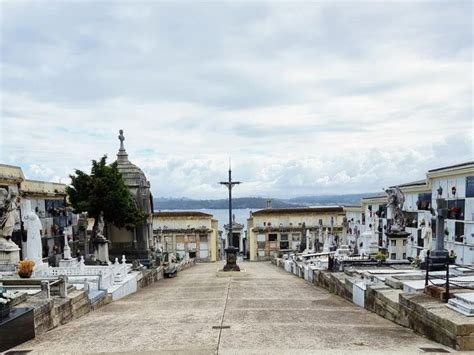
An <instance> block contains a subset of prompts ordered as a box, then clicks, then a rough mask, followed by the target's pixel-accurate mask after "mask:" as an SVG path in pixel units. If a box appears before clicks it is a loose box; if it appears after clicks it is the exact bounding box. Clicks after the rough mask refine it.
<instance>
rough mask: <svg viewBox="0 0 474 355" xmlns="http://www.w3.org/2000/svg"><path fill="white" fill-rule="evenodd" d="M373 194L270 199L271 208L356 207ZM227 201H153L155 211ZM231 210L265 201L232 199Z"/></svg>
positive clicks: (263, 204)
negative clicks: (364, 198)
mask: <svg viewBox="0 0 474 355" xmlns="http://www.w3.org/2000/svg"><path fill="white" fill-rule="evenodd" d="M371 195H373V193H364V194H347V195H316V196H301V197H295V198H290V199H272V207H273V208H287V207H303V206H314V205H358V204H360V200H361V198H362V197H364V196H371ZM228 203H229V202H228V200H227V199H218V200H192V199H188V198H163V197H157V198H154V199H153V204H154V208H155V210H197V209H203V208H205V209H227V208H228ZM232 207H233V208H254V209H260V208H265V207H267V199H266V198H263V197H239V198H234V199H232Z"/></svg>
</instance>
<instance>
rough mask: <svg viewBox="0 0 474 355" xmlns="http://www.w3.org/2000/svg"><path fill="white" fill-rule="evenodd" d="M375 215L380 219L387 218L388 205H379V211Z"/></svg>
mask: <svg viewBox="0 0 474 355" xmlns="http://www.w3.org/2000/svg"><path fill="white" fill-rule="evenodd" d="M375 214H376V215H377V216H378V217H380V218H385V217H386V216H387V204H386V203H385V204H382V205H379V209H378V210H377V212H375Z"/></svg>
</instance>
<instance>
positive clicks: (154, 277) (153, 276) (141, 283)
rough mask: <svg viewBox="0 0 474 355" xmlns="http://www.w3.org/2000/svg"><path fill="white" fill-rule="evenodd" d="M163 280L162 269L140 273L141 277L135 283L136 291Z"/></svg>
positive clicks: (159, 267)
mask: <svg viewBox="0 0 474 355" xmlns="http://www.w3.org/2000/svg"><path fill="white" fill-rule="evenodd" d="M162 278H163V267H162V266H158V267H157V268H156V269H149V270H144V271H142V277H141V279H140V280H138V282H137V288H138V290H140V289H142V288H144V287H147V286H149V285H151V284H153V283H155V282H158V281H159V280H161V279H162Z"/></svg>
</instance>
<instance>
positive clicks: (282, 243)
mask: <svg viewBox="0 0 474 355" xmlns="http://www.w3.org/2000/svg"><path fill="white" fill-rule="evenodd" d="M289 248H290V245H289V243H288V242H280V249H289Z"/></svg>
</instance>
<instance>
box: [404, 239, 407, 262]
mask: <svg viewBox="0 0 474 355" xmlns="http://www.w3.org/2000/svg"><path fill="white" fill-rule="evenodd" d="M407 243H408V241H407V240H406V239H405V240H404V241H403V246H405V245H407ZM404 259H405V258H404Z"/></svg>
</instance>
